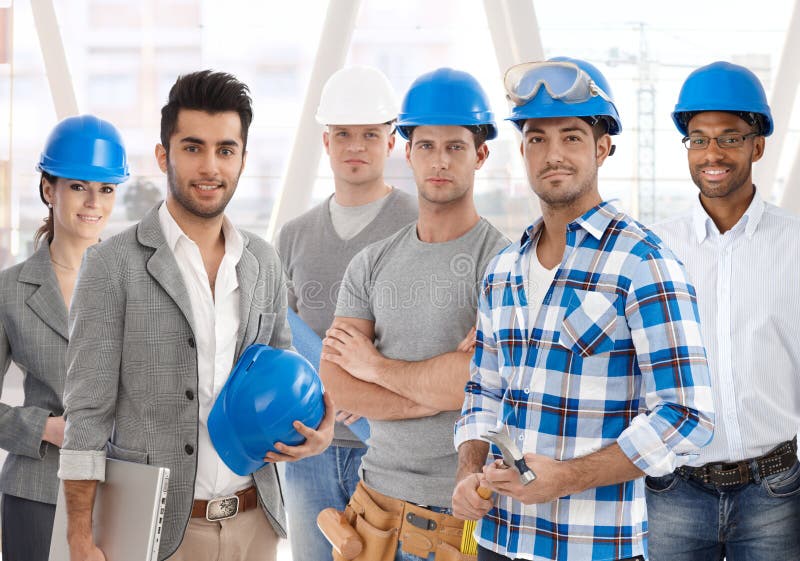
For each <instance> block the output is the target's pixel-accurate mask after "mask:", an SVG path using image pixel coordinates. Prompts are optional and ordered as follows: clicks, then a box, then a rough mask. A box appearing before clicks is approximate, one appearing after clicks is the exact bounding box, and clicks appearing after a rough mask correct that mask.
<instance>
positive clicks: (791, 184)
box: [781, 146, 800, 214]
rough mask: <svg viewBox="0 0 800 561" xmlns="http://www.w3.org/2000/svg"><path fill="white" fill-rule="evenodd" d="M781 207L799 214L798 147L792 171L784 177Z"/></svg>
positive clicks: (799, 149) (799, 164)
mask: <svg viewBox="0 0 800 561" xmlns="http://www.w3.org/2000/svg"><path fill="white" fill-rule="evenodd" d="M781 206H782V207H783V208H785V209H786V210H790V211H792V212H794V213H797V214H800V146H798V147H797V152H796V153H795V155H794V159H793V160H792V169H791V170H790V171H789V175H788V176H787V177H786V188H785V189H784V190H783V199H781Z"/></svg>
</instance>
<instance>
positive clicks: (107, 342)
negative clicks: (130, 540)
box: [58, 205, 291, 559]
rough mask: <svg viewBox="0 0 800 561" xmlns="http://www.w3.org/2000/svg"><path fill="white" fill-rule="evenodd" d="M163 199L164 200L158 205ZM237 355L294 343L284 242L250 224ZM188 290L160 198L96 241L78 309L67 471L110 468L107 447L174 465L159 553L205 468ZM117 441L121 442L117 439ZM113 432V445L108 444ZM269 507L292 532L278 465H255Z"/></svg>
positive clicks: (167, 546)
mask: <svg viewBox="0 0 800 561" xmlns="http://www.w3.org/2000/svg"><path fill="white" fill-rule="evenodd" d="M159 206H160V205H159ZM242 235H243V237H244V251H243V253H242V257H241V259H240V260H239V263H238V264H237V266H236V274H237V276H238V279H239V291H240V293H241V301H240V317H241V323H240V325H239V330H238V338H237V348H236V357H237V358H238V357H239V355H240V354H241V353H242V351H243V350H244V349H245V348H246V347H247V346H248V345H249V344H251V343H264V344H269V345H271V346H273V347H277V348H284V349H285V348H289V347H290V344H291V332H290V331H289V327H288V324H287V322H286V301H287V297H286V283H285V282H284V279H283V272H282V267H281V264H280V261H279V260H278V256H277V254H276V253H275V250H274V249H273V248H272V246H270V245H269V244H268V243H267V242H265V241H264V240H262V239H261V238H259V237H258V236H255V235H253V234H247V233H245V232H242ZM195 346H196V345H195V339H194V331H193V326H192V311H191V308H190V304H189V296H188V294H187V292H186V287H185V285H184V283H183V280H182V277H181V273H180V270H179V269H178V264H177V262H176V261H175V257H174V255H173V253H172V251H171V250H170V249H169V246H168V245H167V242H166V240H165V238H164V235H163V233H162V231H161V226H160V223H159V220H158V206H156V208H154V209H152V210H151V211H150V212H149V213H148V214H147V215H146V216H145V217H144V219H142V221H141V222H140V223H139V224H137V225H135V226H133V227H131V228H129V229H128V230H126V231H124V232H122V233H120V234H118V235H116V236H114V237H112V238H110V239H108V240H106V241H104V242H102V243H100V244H98V245H96V246H93V247H92V248H90V249H89V250H88V251H87V253H86V255H85V256H84V260H83V265H82V266H81V272H80V275H79V278H78V283H77V285H76V287H75V293H74V295H73V298H72V305H71V308H70V344H69V347H68V350H67V379H66V387H65V389H64V405H65V408H66V419H67V425H66V435H65V441H64V447H63V449H62V450H61V462H60V469H59V474H58V475H59V477H60V478H61V479H97V480H100V481H102V480H103V479H104V476H105V471H104V467H105V457H106V456H108V457H111V458H118V459H122V460H127V461H133V462H140V463H147V464H152V465H157V466H163V467H168V468H169V469H170V481H169V495H168V498H167V505H166V512H165V514H164V526H163V530H162V535H161V546H160V550H159V554H158V558H159V559H165V558H166V557H169V556H170V555H171V554H172V553H174V552H175V550H176V549H177V548H178V546H179V545H180V543H181V540H182V539H183V534H184V531H185V529H186V525H187V524H188V522H189V516H190V513H191V508H192V500H193V498H194V484H195V475H196V472H197V453H196V450H197V430H198V428H197V427H198V403H197V399H196V397H195V396H196V395H197V384H198V382H197V352H196V349H195ZM109 440H110V442H109ZM107 442H108V445H107ZM253 477H254V479H255V483H256V486H257V488H258V493H259V496H260V498H261V503H262V506H263V507H264V511H265V513H266V515H267V517H268V519H269V521H270V522H271V523H272V526H273V528H274V529H275V531H276V532H277V533H278V535H279V536H282V537H283V536H285V535H286V531H285V527H286V522H285V513H284V508H283V497H282V496H281V491H280V487H279V481H278V474H277V470H276V468H275V466H274V465H271V464H270V465H267V466H265V467H263V468H262V469H260V470H259V471H257V472H256V473H255V474H253Z"/></svg>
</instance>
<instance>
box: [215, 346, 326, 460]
mask: <svg viewBox="0 0 800 561" xmlns="http://www.w3.org/2000/svg"><path fill="white" fill-rule="evenodd" d="M323 392H324V390H323V387H322V382H321V381H320V379H319V376H317V373H316V371H315V370H314V367H313V366H312V365H311V364H310V363H309V362H308V361H307V360H306V359H304V358H303V357H301V356H300V355H298V354H297V353H295V352H292V351H289V350H283V349H274V348H272V347H269V346H267V345H250V346H249V347H248V348H247V349H246V350H245V352H244V353H242V356H241V357H240V358H239V360H238V361H237V363H236V366H235V367H234V369H233V371H232V372H231V375H230V377H229V378H228V381H227V382H226V383H225V386H223V388H222V390H221V391H220V394H219V396H218V397H217V400H216V401H215V402H214V407H213V408H212V409H211V413H210V414H209V416H208V433H209V436H210V437H211V442H212V444H213V445H214V448H215V449H216V450H217V454H219V456H220V458H221V459H222V460H223V461H224V462H225V464H226V465H227V466H228V467H229V468H230V469H231V470H232V471H233V472H234V473H236V474H238V475H248V474H250V473H253V472H254V471H256V470H258V469H260V468H261V467H263V466H264V464H265V463H266V462H270V461H294V460H299V459H301V458H304V457H307V456H311V455H314V454H319V453H320V452H322V451H323V450H325V448H327V447H328V445H329V444H330V443H331V441H332V440H333V425H334V416H335V408H334V407H333V404H332V402H331V400H330V397H327V396H325V397H323ZM315 429H316V430H315Z"/></svg>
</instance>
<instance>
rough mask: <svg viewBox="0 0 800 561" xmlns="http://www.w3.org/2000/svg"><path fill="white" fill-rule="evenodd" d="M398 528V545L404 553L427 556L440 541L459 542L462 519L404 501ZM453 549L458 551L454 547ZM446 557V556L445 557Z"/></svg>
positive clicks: (462, 526)
mask: <svg viewBox="0 0 800 561" xmlns="http://www.w3.org/2000/svg"><path fill="white" fill-rule="evenodd" d="M403 516H404V518H403V524H402V526H401V528H400V544H401V545H400V547H401V548H402V549H403V551H405V552H406V553H410V554H411V555H416V556H417V557H423V558H427V557H428V555H430V554H431V553H433V552H435V551H436V548H437V545H438V544H440V543H448V542H449V543H450V544H458V543H461V534H462V532H463V528H464V521H463V520H457V519H455V518H453V517H452V516H449V515H447V514H442V513H436V512H433V511H430V510H428V509H426V508H423V507H420V506H416V505H414V504H411V503H405V510H404V513H403ZM455 551H458V549H456V550H455ZM445 559H447V558H445Z"/></svg>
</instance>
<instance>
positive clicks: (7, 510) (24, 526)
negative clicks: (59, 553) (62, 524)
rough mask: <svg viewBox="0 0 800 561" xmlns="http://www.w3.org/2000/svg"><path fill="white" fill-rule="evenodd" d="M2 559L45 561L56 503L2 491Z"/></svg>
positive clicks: (5, 560) (6, 560)
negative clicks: (25, 497)
mask: <svg viewBox="0 0 800 561" xmlns="http://www.w3.org/2000/svg"><path fill="white" fill-rule="evenodd" d="M2 502H3V504H2V518H3V561H47V558H48V557H49V556H50V536H52V534H53V519H54V518H55V516H56V505H51V504H47V503H40V502H38V501H29V500H28V499H21V498H19V497H15V496H13V495H3V500H2Z"/></svg>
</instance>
